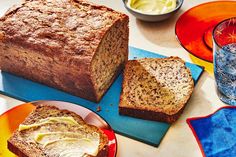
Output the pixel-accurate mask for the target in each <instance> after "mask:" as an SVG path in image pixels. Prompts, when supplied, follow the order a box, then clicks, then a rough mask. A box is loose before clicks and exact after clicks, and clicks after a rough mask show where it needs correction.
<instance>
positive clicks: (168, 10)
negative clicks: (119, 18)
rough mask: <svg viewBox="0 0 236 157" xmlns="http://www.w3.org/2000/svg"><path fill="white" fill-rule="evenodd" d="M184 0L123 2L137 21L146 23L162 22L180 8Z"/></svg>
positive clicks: (124, 0) (132, 0)
mask: <svg viewBox="0 0 236 157" xmlns="http://www.w3.org/2000/svg"><path fill="white" fill-rule="evenodd" d="M183 1H184V0H123V2H124V5H125V8H126V9H127V10H128V11H129V12H130V13H131V14H132V15H134V16H135V17H136V18H137V19H140V20H142V21H148V22H158V21H163V20H166V19H168V18H170V17H171V16H173V15H174V14H176V13H177V11H178V10H179V9H180V8H181V6H182V4H183Z"/></svg>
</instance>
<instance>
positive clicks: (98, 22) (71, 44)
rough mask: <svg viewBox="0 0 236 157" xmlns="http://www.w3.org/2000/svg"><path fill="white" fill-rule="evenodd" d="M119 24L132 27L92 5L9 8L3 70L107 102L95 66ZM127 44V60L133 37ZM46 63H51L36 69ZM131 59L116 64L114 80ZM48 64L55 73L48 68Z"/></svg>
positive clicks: (2, 26)
mask: <svg viewBox="0 0 236 157" xmlns="http://www.w3.org/2000/svg"><path fill="white" fill-rule="evenodd" d="M117 23H125V24H126V26H125V27H127V28H128V16H127V15H124V14H122V13H119V12H116V11H114V10H112V9H110V8H107V7H104V6H99V5H95V4H92V3H89V2H87V1H82V0H64V1H50V0H44V1H42V0H34V1H33V0H27V1H25V2H24V3H22V4H21V5H19V6H15V7H12V8H11V9H9V11H8V12H7V13H6V14H5V16H3V17H2V18H1V19H0V68H1V69H2V70H3V71H7V72H10V73H13V74H16V75H19V76H22V77H25V78H27V79H31V80H33V81H37V82H40V83H43V84H46V85H49V86H51V87H54V88H58V89H60V90H63V91H66V92H69V93H71V94H73V95H76V96H80V97H82V98H85V99H89V100H91V101H95V102H98V101H100V99H101V96H100V97H98V95H103V94H104V93H105V91H104V92H103V93H102V94H98V93H97V90H96V89H95V85H94V82H93V78H92V74H91V63H92V61H93V57H94V55H95V54H96V53H97V51H98V48H99V47H101V46H103V45H101V44H100V43H101V42H102V41H103V40H104V37H105V35H106V34H108V33H110V30H111V28H112V27H114V26H115V25H116V24H117ZM125 33H126V34H128V31H127V32H125ZM123 42H124V43H127V48H126V51H125V50H122V51H120V53H123V54H124V56H126V59H125V61H127V60H128V57H127V56H128V37H127V38H126V39H124V41H123ZM117 51H119V49H118V50H117ZM12 52H14V53H12ZM111 53H114V52H111ZM24 54H26V55H24ZM36 56H37V57H38V58H35V57H36ZM40 59H41V60H42V62H45V63H47V65H45V63H43V64H44V65H42V64H40V63H38V65H36V66H35V65H32V64H33V63H34V62H38V61H39V60H40ZM125 61H123V63H121V65H116V66H117V70H116V74H111V75H114V78H112V80H111V82H112V81H114V79H115V77H116V76H117V75H118V73H119V72H120V71H121V69H122V65H123V64H124V62H125ZM30 62H32V64H30ZM39 62H40V61H39ZM14 65H15V66H14ZM16 65H17V66H16ZM47 66H48V68H52V69H53V70H54V71H51V69H45V67H47ZM23 69H25V70H23ZM35 69H37V70H38V71H36V70H35ZM70 69H71V71H73V74H72V72H70ZM63 72H64V73H67V72H68V74H63ZM44 73H46V74H44ZM50 73H51V74H50ZM42 74H44V77H45V78H42V77H41V76H40V75H42ZM110 84H111V83H110ZM107 88H109V86H108V87H107Z"/></svg>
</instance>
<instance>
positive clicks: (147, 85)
mask: <svg viewBox="0 0 236 157" xmlns="http://www.w3.org/2000/svg"><path fill="white" fill-rule="evenodd" d="M193 88H194V82H193V79H192V76H191V73H190V70H189V69H188V68H187V67H186V66H185V62H184V61H183V60H182V59H180V58H178V57H169V58H164V59H157V58H145V59H140V60H132V61H128V63H127V64H126V66H125V70H124V80H123V84H122V93H121V97H120V104H119V113H120V114H122V115H128V116H133V117H137V118H142V119H147V120H155V121H162V122H167V123H173V122H175V121H176V120H177V119H178V118H179V117H180V115H181V113H182V112H183V110H184V107H185V105H186V103H187V101H188V100H189V98H190V96H191V94H192V92H193Z"/></svg>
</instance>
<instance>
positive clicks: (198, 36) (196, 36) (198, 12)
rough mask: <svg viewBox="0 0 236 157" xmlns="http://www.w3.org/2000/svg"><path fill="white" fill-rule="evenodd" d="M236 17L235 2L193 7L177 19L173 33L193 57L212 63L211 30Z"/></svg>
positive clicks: (218, 2) (219, 2)
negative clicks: (220, 23) (223, 21)
mask: <svg viewBox="0 0 236 157" xmlns="http://www.w3.org/2000/svg"><path fill="white" fill-rule="evenodd" d="M235 16H236V1H214V2H208V3H203V4H200V5H198V6H195V7H193V8H191V9H189V10H188V11H186V12H185V13H184V14H183V15H181V16H180V18H179V19H178V21H177V23H176V26H175V33H176V36H177V38H178V40H179V42H180V44H181V45H182V46H183V47H184V48H185V49H186V50H187V51H188V52H190V53H191V54H193V55H194V56H196V57H198V58H200V59H203V60H205V61H208V62H212V61H213V54H212V30H213V28H214V27H215V26H216V24H218V23H219V22H220V21H222V20H225V19H228V18H230V17H235Z"/></svg>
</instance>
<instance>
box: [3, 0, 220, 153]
mask: <svg viewBox="0 0 236 157" xmlns="http://www.w3.org/2000/svg"><path fill="white" fill-rule="evenodd" d="M19 1H20V0H0V15H3V13H4V12H5V11H6V9H7V8H9V7H10V6H11V5H12V4H13V3H16V2H19ZM92 1H93V2H95V3H100V4H104V5H106V6H109V7H112V8H113V9H115V10H119V11H122V12H124V13H126V14H128V15H130V14H129V13H128V12H127V11H126V10H125V8H124V7H123V3H122V0H92ZM206 1H207V0H186V1H185V2H184V5H183V7H182V9H181V10H180V12H179V13H178V15H177V16H175V17H174V18H172V19H170V20H168V21H164V22H161V23H144V22H141V21H138V20H136V19H135V18H134V17H133V16H131V15H130V45H132V46H135V47H138V48H142V49H146V50H149V51H154V52H158V53H161V54H163V55H167V56H171V55H172V56H173V55H176V56H179V57H181V58H183V59H184V60H186V61H189V62H191V59H190V57H189V54H188V53H187V52H186V51H185V50H184V49H183V48H182V47H181V46H180V45H179V43H178V42H177V40H176V38H175V33H174V27H175V22H176V20H177V18H178V16H179V15H181V14H182V13H183V11H185V10H187V9H189V8H191V7H192V6H194V5H197V4H199V3H201V2H206ZM21 103H23V102H21V101H18V100H15V99H12V98H9V97H7V96H4V95H0V114H1V113H3V112H5V111H6V110H7V109H10V108H11V107H13V106H16V105H19V104H21ZM222 105H224V104H223V103H222V102H221V101H220V100H219V99H218V97H217V95H216V92H215V86H214V79H213V78H212V77H211V76H209V74H208V73H206V72H204V74H203V75H202V77H201V79H200V81H199V82H198V84H197V86H196V87H195V90H194V93H193V95H192V97H191V99H190V101H189V103H188V105H187V107H186V109H185V111H184V113H183V115H182V116H181V118H180V119H179V120H178V121H177V122H176V123H175V124H173V125H172V126H171V128H170V130H169V131H168V133H167V134H166V136H165V138H164V139H163V141H162V143H161V145H160V146H159V147H158V148H155V147H152V146H149V145H146V144H143V143H141V142H137V141H134V140H132V139H129V138H126V137H123V136H120V135H117V139H118V154H117V157H154V156H158V157H173V156H175V157H200V156H201V152H200V149H199V147H198V145H197V142H196V140H195V138H194V136H193V134H192V132H191V130H190V129H189V127H188V126H187V124H186V122H185V121H186V118H188V117H193V116H203V115H207V114H210V113H212V112H213V111H215V110H216V109H217V108H219V107H220V106H222ZM144 129H145V128H144ZM151 134H155V133H151Z"/></svg>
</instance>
